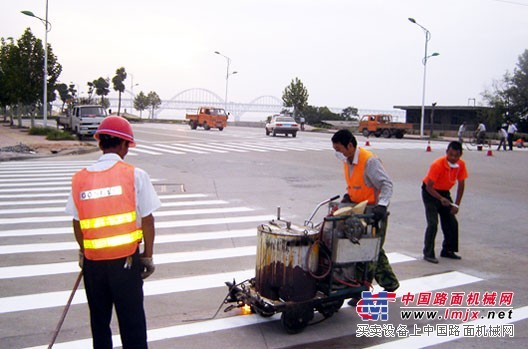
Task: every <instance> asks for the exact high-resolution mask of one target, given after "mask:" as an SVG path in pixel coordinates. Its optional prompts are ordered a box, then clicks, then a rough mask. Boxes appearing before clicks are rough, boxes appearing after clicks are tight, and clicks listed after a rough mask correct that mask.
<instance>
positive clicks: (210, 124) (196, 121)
mask: <svg viewBox="0 0 528 349" xmlns="http://www.w3.org/2000/svg"><path fill="white" fill-rule="evenodd" d="M185 119H187V120H189V126H190V127H191V129H193V130H196V128H197V127H198V126H200V127H203V128H204V130H209V129H211V128H218V129H219V130H220V131H222V130H223V129H224V127H226V126H227V119H228V115H227V114H226V112H225V110H224V109H222V108H214V107H200V108H198V112H197V114H187V115H185Z"/></svg>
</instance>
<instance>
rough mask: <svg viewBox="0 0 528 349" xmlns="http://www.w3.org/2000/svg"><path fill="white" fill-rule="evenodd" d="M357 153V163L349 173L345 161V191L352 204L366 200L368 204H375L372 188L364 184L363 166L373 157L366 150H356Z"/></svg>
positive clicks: (374, 193)
mask: <svg viewBox="0 0 528 349" xmlns="http://www.w3.org/2000/svg"><path fill="white" fill-rule="evenodd" d="M357 151H359V155H358V163H357V164H356V165H354V170H353V171H352V173H350V167H349V164H348V161H345V163H344V164H345V166H344V168H345V179H346V182H347V185H348V187H347V191H348V195H349V196H350V200H352V202H356V203H357V202H361V201H365V200H368V203H369V204H375V203H376V192H375V190H374V188H371V187H368V186H367V184H366V183H365V165H366V163H367V160H368V159H370V158H371V157H373V156H374V154H373V153H371V152H370V151H368V150H365V149H363V148H357Z"/></svg>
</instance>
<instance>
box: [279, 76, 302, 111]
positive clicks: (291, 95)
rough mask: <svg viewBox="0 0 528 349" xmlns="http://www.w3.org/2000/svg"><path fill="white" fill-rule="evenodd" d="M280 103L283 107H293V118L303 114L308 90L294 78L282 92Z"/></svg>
mask: <svg viewBox="0 0 528 349" xmlns="http://www.w3.org/2000/svg"><path fill="white" fill-rule="evenodd" d="M282 102H283V103H284V106H285V107H293V117H294V118H295V117H297V116H298V115H299V114H302V113H303V110H304V109H305V108H306V106H307V105H308V90H307V89H306V88H305V87H304V85H303V83H302V82H301V80H299V78H295V79H293V80H292V81H291V83H290V84H289V85H288V86H287V87H286V88H285V89H284V91H283V92H282Z"/></svg>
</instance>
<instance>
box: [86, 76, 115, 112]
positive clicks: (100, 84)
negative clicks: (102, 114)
mask: <svg viewBox="0 0 528 349" xmlns="http://www.w3.org/2000/svg"><path fill="white" fill-rule="evenodd" d="M89 85H90V84H89V83H88V86H89ZM109 86H110V84H109V83H108V79H104V78H103V77H100V78H99V79H97V80H94V81H93V87H94V89H95V94H96V95H98V96H101V105H102V106H103V107H104V106H105V100H104V96H107V95H108V94H109V93H110V90H109V89H108V87H109Z"/></svg>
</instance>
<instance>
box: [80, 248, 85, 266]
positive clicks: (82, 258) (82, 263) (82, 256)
mask: <svg viewBox="0 0 528 349" xmlns="http://www.w3.org/2000/svg"><path fill="white" fill-rule="evenodd" d="M83 265H84V252H83V251H81V250H79V268H81V269H82V268H83Z"/></svg>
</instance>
